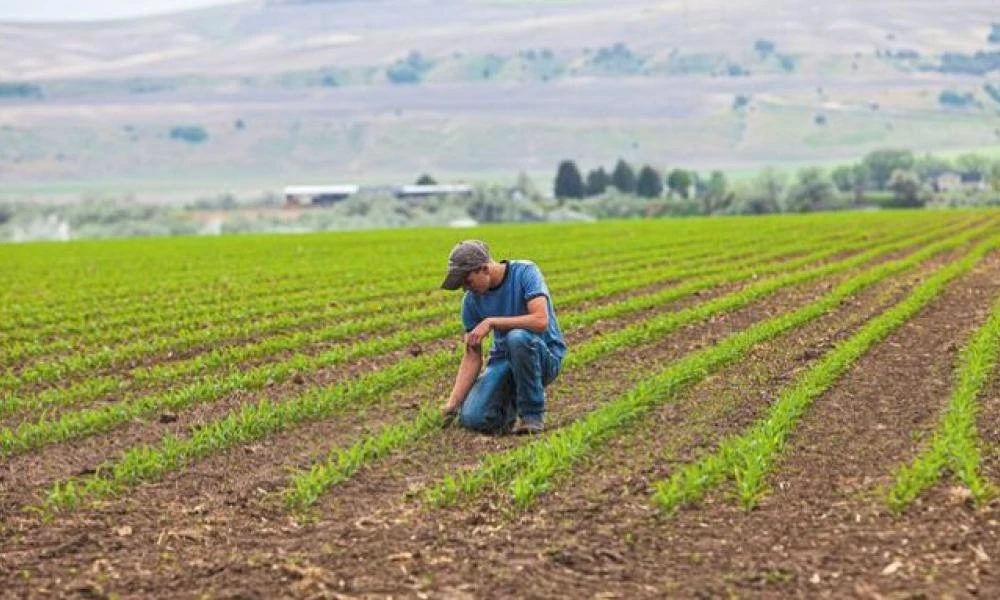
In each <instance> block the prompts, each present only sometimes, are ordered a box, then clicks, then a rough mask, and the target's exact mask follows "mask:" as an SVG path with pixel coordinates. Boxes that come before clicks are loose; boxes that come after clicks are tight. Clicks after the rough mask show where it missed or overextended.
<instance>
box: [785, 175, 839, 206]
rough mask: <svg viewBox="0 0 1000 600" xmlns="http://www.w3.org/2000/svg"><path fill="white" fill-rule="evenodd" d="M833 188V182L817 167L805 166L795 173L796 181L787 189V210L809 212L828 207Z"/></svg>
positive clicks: (832, 197)
mask: <svg viewBox="0 0 1000 600" xmlns="http://www.w3.org/2000/svg"><path fill="white" fill-rule="evenodd" d="M834 196H835V190H834V186H833V183H832V182H831V181H830V180H829V179H828V178H827V177H826V175H825V174H824V173H823V170H822V169H820V168H818V167H807V168H805V169H802V170H800V171H799V172H798V173H797V174H796V182H795V184H794V185H792V187H791V188H790V189H789V190H788V198H787V200H786V201H787V208H788V211H789V212H811V211H816V210H823V209H825V208H830V207H831V206H832V204H833V200H834Z"/></svg>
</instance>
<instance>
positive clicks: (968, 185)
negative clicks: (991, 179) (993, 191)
mask: <svg viewBox="0 0 1000 600" xmlns="http://www.w3.org/2000/svg"><path fill="white" fill-rule="evenodd" d="M934 190H935V191H937V192H951V191H955V190H976V191H979V192H984V191H986V178H985V177H983V176H982V175H980V174H979V173H957V172H955V171H946V172H944V173H941V174H940V175H938V176H937V177H936V178H934Z"/></svg>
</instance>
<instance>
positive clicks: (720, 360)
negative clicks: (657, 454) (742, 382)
mask: <svg viewBox="0 0 1000 600" xmlns="http://www.w3.org/2000/svg"><path fill="white" fill-rule="evenodd" d="M975 235H978V232H976V234H973V235H968V234H964V235H960V236H957V237H956V238H953V239H952V240H948V241H944V242H939V243H937V244H934V245H932V246H928V247H926V248H924V249H923V250H920V251H918V252H916V253H914V254H912V255H910V256H908V257H907V258H904V259H899V260H894V261H890V262H886V263H882V264H879V265H877V266H875V267H873V268H871V269H869V270H867V271H864V272H862V273H860V274H859V275H857V276H855V277H852V278H851V279H849V280H847V281H846V282H844V283H842V284H841V285H839V286H837V287H836V288H835V289H834V290H833V291H831V292H830V293H828V294H826V295H825V296H823V297H822V298H820V299H819V300H817V301H815V302H812V303H810V304H809V305H807V306H805V307H803V308H800V309H798V310H795V311H793V312H791V313H786V314H784V315H781V316H778V317H775V318H773V319H769V320H767V321H763V322H761V323H758V324H755V325H752V326H751V327H749V328H747V329H745V330H743V331H741V332H739V333H736V334H733V335H730V336H729V337H727V338H725V339H723V340H721V341H719V342H717V343H716V344H715V345H714V346H712V347H711V348H708V349H705V350H701V351H698V352H694V353H691V354H688V355H687V356H685V357H684V358H682V359H680V360H678V361H675V362H674V363H672V364H670V365H669V366H667V368H665V369H663V370H662V371H660V372H659V373H657V374H655V375H653V376H651V377H650V378H649V379H646V380H644V381H643V382H641V383H639V384H638V385H637V386H635V387H634V388H633V389H632V390H631V391H629V392H628V393H626V394H625V395H623V396H621V397H619V398H617V399H616V400H614V401H611V402H609V403H608V404H605V405H603V406H602V407H600V408H598V409H597V410H595V411H593V412H592V413H590V414H588V415H587V416H586V417H584V418H582V419H580V420H578V421H575V422H574V423H573V424H572V425H570V426H568V427H566V428H563V429H560V430H558V431H556V432H554V433H552V434H549V435H547V436H545V437H544V438H541V439H539V440H538V441H536V442H532V443H530V444H527V445H524V446H520V447H518V448H515V449H513V450H511V451H508V452H505V453H502V454H495V455H491V456H489V457H487V458H486V460H485V461H484V463H483V464H482V466H480V467H479V468H478V469H475V470H473V471H468V472H465V473H461V474H459V475H457V476H454V477H453V476H447V477H446V478H445V479H444V480H443V481H442V482H441V483H440V484H438V485H436V486H434V487H432V488H430V489H428V490H427V492H426V499H427V500H428V501H429V502H430V503H432V504H438V505H447V504H452V503H454V502H456V501H457V500H458V499H459V497H461V496H465V495H471V494H475V493H478V492H479V491H481V490H482V489H484V488H487V487H496V486H499V485H502V484H503V483H505V482H509V489H510V490H511V492H512V493H513V497H514V502H515V504H516V505H517V506H518V507H521V508H523V507H526V506H527V505H528V504H530V503H531V502H532V500H533V499H534V498H535V497H536V496H537V495H538V494H539V493H541V492H543V491H545V490H546V489H548V487H549V485H550V482H551V480H552V479H554V478H555V477H556V476H557V475H559V474H560V473H566V472H569V471H570V470H571V469H572V466H573V464H575V463H576V462H577V461H579V460H580V459H581V458H582V457H584V456H586V455H587V454H588V453H590V452H592V451H593V450H595V449H596V448H598V447H599V446H600V445H601V444H603V443H605V442H606V441H608V440H609V439H610V438H611V437H612V436H614V435H615V433H616V432H617V431H619V430H620V429H623V428H625V427H627V426H629V425H630V424H631V423H633V422H634V421H635V420H636V419H638V418H640V417H641V416H643V415H645V414H647V413H648V412H649V411H650V410H652V409H653V408H654V407H655V406H658V405H660V404H663V403H665V402H668V401H670V400H671V399H672V398H674V397H675V395H676V394H677V393H678V392H679V391H681V390H683V389H686V388H687V387H688V386H690V385H692V384H693V383H695V382H697V381H701V380H702V379H704V378H705V377H707V376H709V375H711V374H712V373H715V372H717V371H718V370H719V369H721V368H723V367H725V366H727V365H729V364H732V363H733V362H735V361H736V360H739V359H740V358H742V357H743V356H744V355H745V354H746V353H747V352H748V351H749V350H750V349H751V348H753V347H754V346H757V345H759V344H761V343H763V342H766V341H768V340H771V339H774V338H775V337H777V336H779V335H781V334H783V333H785V332H788V331H791V330H793V329H795V328H797V327H800V326H802V325H803V324H805V323H808V322H810V321H813V320H815V319H817V318H819V317H821V316H822V315H823V314H825V313H826V312H827V311H829V310H831V309H833V308H836V307H837V306H838V305H839V304H840V303H841V302H843V301H844V300H845V299H846V298H849V297H850V296H852V295H854V294H856V293H858V292H859V291H861V290H863V289H865V288H867V287H869V286H871V285H874V284H875V283H878V282H880V281H882V280H884V279H885V278H887V277H889V276H892V275H895V274H898V273H901V272H904V271H906V270H908V269H912V268H914V267H915V266H916V265H918V264H920V263H921V262H923V261H925V260H928V259H929V258H931V257H933V256H936V255H937V254H940V253H941V252H944V251H947V250H950V249H953V248H955V247H957V246H960V245H962V244H964V243H966V242H967V241H968V240H970V239H972V238H973V237H975Z"/></svg>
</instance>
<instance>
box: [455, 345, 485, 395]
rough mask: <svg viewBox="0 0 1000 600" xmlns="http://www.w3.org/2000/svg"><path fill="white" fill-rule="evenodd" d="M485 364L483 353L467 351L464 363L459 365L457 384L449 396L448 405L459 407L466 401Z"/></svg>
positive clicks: (463, 358)
mask: <svg viewBox="0 0 1000 600" xmlns="http://www.w3.org/2000/svg"><path fill="white" fill-rule="evenodd" d="M482 366H483V356H482V354H476V353H475V352H466V354H465V356H463V357H462V364H461V365H460V366H459V367H458V375H457V376H456V377H455V385H454V387H453V388H452V390H451V396H449V397H448V406H453V407H457V406H459V405H461V404H462V402H464V401H465V397H466V396H468V395H469V390H471V389H472V386H473V384H475V383H476V377H477V376H478V375H479V370H480V369H481V368H482Z"/></svg>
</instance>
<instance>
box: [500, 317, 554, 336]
mask: <svg viewBox="0 0 1000 600" xmlns="http://www.w3.org/2000/svg"><path fill="white" fill-rule="evenodd" d="M489 320H490V325H491V326H492V327H493V329H497V330H500V331H510V330H511V329H527V330H529V331H534V332H535V333H544V332H545V328H546V327H548V326H549V320H548V315H545V316H541V317H540V316H538V315H534V314H531V313H528V314H526V315H518V316H516V317H490V319H489Z"/></svg>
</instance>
